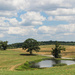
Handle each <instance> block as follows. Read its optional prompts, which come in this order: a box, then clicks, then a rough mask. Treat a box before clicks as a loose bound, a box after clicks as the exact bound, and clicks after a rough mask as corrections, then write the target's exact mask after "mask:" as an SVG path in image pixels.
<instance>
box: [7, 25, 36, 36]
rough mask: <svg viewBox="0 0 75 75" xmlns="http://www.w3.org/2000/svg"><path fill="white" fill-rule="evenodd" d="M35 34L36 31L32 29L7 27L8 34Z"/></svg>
mask: <svg viewBox="0 0 75 75" xmlns="http://www.w3.org/2000/svg"><path fill="white" fill-rule="evenodd" d="M34 33H36V29H34V28H33V27H31V26H30V27H27V26H26V27H25V26H23V27H22V26H21V27H9V30H8V34H19V35H22V36H24V35H30V34H34Z"/></svg>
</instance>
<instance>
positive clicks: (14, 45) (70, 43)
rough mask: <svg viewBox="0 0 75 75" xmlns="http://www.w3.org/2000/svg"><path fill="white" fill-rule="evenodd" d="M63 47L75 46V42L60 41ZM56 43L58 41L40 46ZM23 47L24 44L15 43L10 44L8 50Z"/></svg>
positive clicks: (41, 42) (44, 42) (40, 42)
mask: <svg viewBox="0 0 75 75" xmlns="http://www.w3.org/2000/svg"><path fill="white" fill-rule="evenodd" d="M58 42H59V43H60V44H61V45H75V42H73V41H70V42H66V41H58ZM55 43H56V41H39V45H54V44H55ZM22 45H23V42H22V43H14V44H9V45H8V48H21V47H22Z"/></svg>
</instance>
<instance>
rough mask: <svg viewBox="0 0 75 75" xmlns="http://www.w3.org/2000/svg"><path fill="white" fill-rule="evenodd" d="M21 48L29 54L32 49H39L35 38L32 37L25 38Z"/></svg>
mask: <svg viewBox="0 0 75 75" xmlns="http://www.w3.org/2000/svg"><path fill="white" fill-rule="evenodd" d="M22 48H23V49H24V50H27V52H30V54H32V51H33V50H34V51H36V52H38V51H39V50H40V48H39V43H38V42H37V41H36V40H35V39H32V38H29V39H27V40H25V41H24V43H23V46H22Z"/></svg>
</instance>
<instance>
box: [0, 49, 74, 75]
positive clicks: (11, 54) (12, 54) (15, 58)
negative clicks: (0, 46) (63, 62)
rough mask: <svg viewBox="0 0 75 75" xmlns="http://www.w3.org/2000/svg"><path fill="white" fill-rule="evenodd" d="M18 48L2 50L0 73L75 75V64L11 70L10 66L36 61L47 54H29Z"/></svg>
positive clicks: (9, 74) (0, 54)
mask: <svg viewBox="0 0 75 75" xmlns="http://www.w3.org/2000/svg"><path fill="white" fill-rule="evenodd" d="M24 54H25V53H24V52H22V51H18V50H6V51H0V75H75V65H69V66H62V67H60V66H59V67H51V68H44V69H35V70H27V71H17V70H14V71H10V68H12V67H13V66H15V65H17V64H21V63H22V64H23V63H25V62H26V61H34V60H38V59H42V58H47V57H45V56H37V55H33V56H31V55H30V56H28V55H24Z"/></svg>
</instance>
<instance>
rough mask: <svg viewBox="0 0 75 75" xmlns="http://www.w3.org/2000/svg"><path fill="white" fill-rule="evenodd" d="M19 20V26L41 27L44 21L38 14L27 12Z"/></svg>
mask: <svg viewBox="0 0 75 75" xmlns="http://www.w3.org/2000/svg"><path fill="white" fill-rule="evenodd" d="M20 18H21V19H22V21H21V22H20V25H42V21H45V20H46V18H45V17H43V16H42V15H41V14H40V13H39V12H27V13H26V14H23V15H21V16H20Z"/></svg>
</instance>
